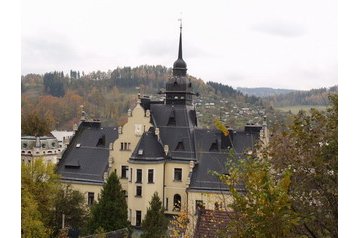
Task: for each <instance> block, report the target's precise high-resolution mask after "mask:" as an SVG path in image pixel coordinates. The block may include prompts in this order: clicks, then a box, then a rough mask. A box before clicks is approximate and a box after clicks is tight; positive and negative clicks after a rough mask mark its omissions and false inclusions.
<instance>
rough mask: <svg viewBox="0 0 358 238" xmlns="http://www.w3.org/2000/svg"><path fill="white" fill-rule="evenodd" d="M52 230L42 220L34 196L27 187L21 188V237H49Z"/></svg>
mask: <svg viewBox="0 0 358 238" xmlns="http://www.w3.org/2000/svg"><path fill="white" fill-rule="evenodd" d="M49 235H50V230H49V229H48V228H46V226H45V224H44V223H43V221H42V216H41V213H40V212H39V209H38V205H37V202H36V200H35V199H34V196H33V195H32V194H31V193H30V192H29V190H28V189H27V188H22V190H21V237H23V238H32V237H39V238H42V237H43V238H47V237H49Z"/></svg>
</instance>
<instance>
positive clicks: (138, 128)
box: [109, 102, 151, 191]
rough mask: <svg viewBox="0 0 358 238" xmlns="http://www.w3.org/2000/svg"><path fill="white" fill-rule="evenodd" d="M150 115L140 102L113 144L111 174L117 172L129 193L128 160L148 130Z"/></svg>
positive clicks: (130, 113)
mask: <svg viewBox="0 0 358 238" xmlns="http://www.w3.org/2000/svg"><path fill="white" fill-rule="evenodd" d="M149 121H150V114H149V113H148V112H147V114H146V112H145V111H144V109H143V108H142V107H141V106H140V105H139V102H138V103H137V105H136V106H135V107H134V109H133V111H132V110H131V109H129V111H128V122H127V123H126V124H125V125H124V126H123V127H119V128H118V134H119V135H118V139H117V140H116V141H115V142H114V143H113V149H112V150H111V151H110V155H109V167H110V168H109V172H110V173H111V172H113V171H115V172H116V173H117V175H118V177H119V178H120V182H121V185H122V188H123V189H124V190H126V191H128V176H129V167H128V160H129V158H130V156H131V154H132V152H133V150H134V149H135V147H136V145H137V144H138V141H139V139H140V137H141V136H142V134H143V132H144V131H146V130H148V129H149V127H150V126H151V124H150V122H149Z"/></svg>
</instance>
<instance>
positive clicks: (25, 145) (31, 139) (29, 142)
mask: <svg viewBox="0 0 358 238" xmlns="http://www.w3.org/2000/svg"><path fill="white" fill-rule="evenodd" d="M36 144H37V145H36ZM36 146H37V147H38V148H42V149H57V148H58V141H57V139H56V138H55V137H50V136H40V137H36V136H22V137H21V149H26V150H31V149H33V148H35V147H36Z"/></svg>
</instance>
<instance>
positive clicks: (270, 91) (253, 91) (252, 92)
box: [236, 87, 299, 97]
mask: <svg viewBox="0 0 358 238" xmlns="http://www.w3.org/2000/svg"><path fill="white" fill-rule="evenodd" d="M236 90H238V91H241V92H242V93H243V94H247V95H249V96H256V97H268V96H273V95H277V94H287V93H290V92H295V91H299V90H296V89H283V88H269V87H255V88H246V87H237V88H236Z"/></svg>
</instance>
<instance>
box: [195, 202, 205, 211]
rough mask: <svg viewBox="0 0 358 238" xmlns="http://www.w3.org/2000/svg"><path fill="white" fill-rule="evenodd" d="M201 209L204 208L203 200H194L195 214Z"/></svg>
mask: <svg viewBox="0 0 358 238" xmlns="http://www.w3.org/2000/svg"><path fill="white" fill-rule="evenodd" d="M202 208H204V203H203V200H195V214H197V213H198V212H199V211H200V209H202Z"/></svg>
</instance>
